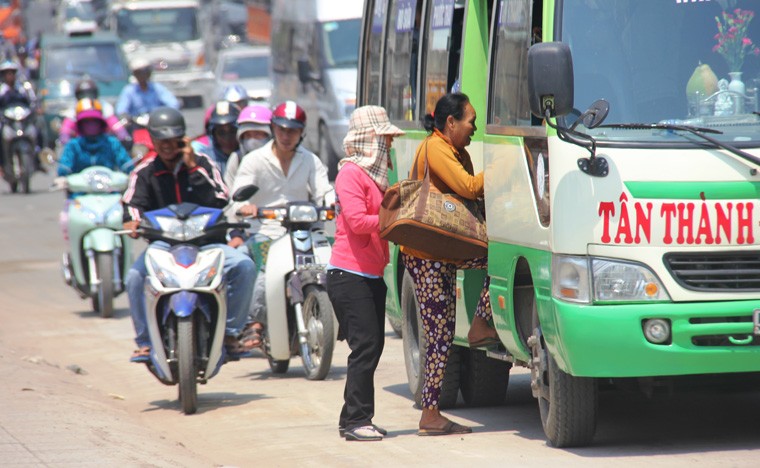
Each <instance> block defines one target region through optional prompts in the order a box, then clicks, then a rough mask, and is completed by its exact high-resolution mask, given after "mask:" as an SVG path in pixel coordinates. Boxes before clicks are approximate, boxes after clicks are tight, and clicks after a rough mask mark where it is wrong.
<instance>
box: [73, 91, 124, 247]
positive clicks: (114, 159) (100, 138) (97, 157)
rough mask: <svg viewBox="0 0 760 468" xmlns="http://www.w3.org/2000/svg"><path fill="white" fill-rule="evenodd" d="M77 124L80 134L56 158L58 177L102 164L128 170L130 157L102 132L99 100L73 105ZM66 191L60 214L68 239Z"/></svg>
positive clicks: (81, 101)
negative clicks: (58, 158) (59, 156)
mask: <svg viewBox="0 0 760 468" xmlns="http://www.w3.org/2000/svg"><path fill="white" fill-rule="evenodd" d="M76 116H77V119H76V125H77V132H78V133H79V135H80V136H78V137H76V138H74V139H72V140H71V141H69V143H68V144H66V146H65V147H64V148H63V153H62V154H61V159H60V160H59V161H58V176H59V177H65V176H67V175H70V174H75V173H77V172H81V171H82V170H84V169H86V168H88V167H90V166H105V167H107V168H109V169H112V170H114V171H121V172H125V173H128V172H129V171H130V170H131V169H132V159H131V158H130V157H129V154H127V151H126V150H125V149H124V147H123V146H122V145H121V143H119V140H117V139H116V138H114V137H112V136H110V135H107V134H106V133H105V131H106V128H107V124H106V121H105V119H103V113H102V111H101V106H100V102H99V101H96V100H93V99H89V98H85V99H81V100H79V102H77V106H76ZM73 197H74V194H69V196H68V197H67V200H66V202H65V203H64V206H63V211H61V214H60V216H59V220H60V224H61V231H62V232H63V239H64V240H66V241H68V239H69V233H68V226H69V203H70V201H71V199H72V198H73Z"/></svg>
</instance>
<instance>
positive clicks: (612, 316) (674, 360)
mask: <svg viewBox="0 0 760 468" xmlns="http://www.w3.org/2000/svg"><path fill="white" fill-rule="evenodd" d="M551 301H552V306H553V307H552V313H553V317H551V318H550V319H549V320H548V321H547V320H543V319H544V317H542V331H543V335H544V337H545V339H546V342H547V345H548V347H549V349H550V351H551V353H552V355H553V356H554V357H555V359H556V360H557V362H558V364H559V366H560V368H562V369H563V370H564V371H565V372H567V373H569V374H571V375H574V376H578V377H649V376H667V375H689V374H713V373H727V372H755V371H760V336H756V335H753V329H754V324H753V311H754V310H755V309H760V300H749V301H728V302H701V303H663V304H626V305H579V304H571V303H567V302H563V301H559V300H556V299H551ZM654 318H659V319H665V320H669V321H670V323H671V340H670V341H669V342H667V343H665V344H654V343H650V342H649V341H648V340H647V339H646V337H645V335H644V331H643V324H644V322H645V321H646V320H647V319H654Z"/></svg>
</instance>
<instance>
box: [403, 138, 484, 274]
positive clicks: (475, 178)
mask: <svg viewBox="0 0 760 468" xmlns="http://www.w3.org/2000/svg"><path fill="white" fill-rule="evenodd" d="M425 155H427V164H428V173H429V174H430V183H431V184H433V185H434V186H435V188H437V189H438V191H440V192H441V193H456V194H457V195H459V196H460V197H463V198H467V199H468V200H475V199H477V198H479V197H482V196H483V187H484V183H483V173H482V172H480V173H478V174H474V169H473V166H472V159H471V158H470V154H469V153H468V152H467V151H466V150H464V149H462V150H461V151H460V150H457V149H456V148H454V146H453V145H452V144H451V140H449V139H448V138H447V137H446V136H445V135H443V134H442V133H441V132H440V131H438V129H433V134H432V135H430V136H429V137H428V138H426V139H425V140H423V141H422V143H420V146H418V147H417V152H416V153H415V156H414V161H415V164H413V165H412V168H411V170H410V171H409V178H414V179H417V180H419V179H423V178H424V177H425ZM415 166H416V168H417V172H416V177H415V171H414V169H415ZM401 251H402V252H404V253H405V254H408V255H413V256H415V257H417V258H422V259H427V260H446V259H437V258H433V256H431V255H430V254H428V253H426V252H423V251H420V250H415V249H411V248H409V247H405V246H401Z"/></svg>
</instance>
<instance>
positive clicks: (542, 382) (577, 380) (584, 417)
mask: <svg viewBox="0 0 760 468" xmlns="http://www.w3.org/2000/svg"><path fill="white" fill-rule="evenodd" d="M534 307H535V306H534ZM534 323H535V324H536V325H537V326H536V327H535V328H534V332H533V336H531V339H530V344H531V354H532V356H533V359H532V361H533V362H532V365H531V388H532V389H533V394H534V396H536V398H538V408H539V411H540V413H541V425H542V426H543V428H544V433H545V434H546V438H547V439H548V441H549V444H550V445H552V446H554V447H557V448H562V447H582V446H585V445H588V444H590V443H591V441H592V440H593V438H594V432H595V431H596V418H597V416H596V415H597V407H598V391H597V385H596V380H595V379H593V378H587V377H574V376H572V375H570V374H567V373H565V372H563V371H562V369H560V368H559V366H558V365H557V362H556V361H555V360H554V358H553V357H552V355H551V354H550V353H549V351H548V349H547V348H546V342H545V340H544V337H543V335H542V333H541V327H540V325H538V317H537V313H536V311H535V309H534Z"/></svg>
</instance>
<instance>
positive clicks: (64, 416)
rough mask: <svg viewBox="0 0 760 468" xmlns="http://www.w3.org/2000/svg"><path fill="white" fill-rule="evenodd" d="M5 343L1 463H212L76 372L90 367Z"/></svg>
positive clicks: (0, 362) (0, 370)
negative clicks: (67, 365) (150, 426)
mask: <svg viewBox="0 0 760 468" xmlns="http://www.w3.org/2000/svg"><path fill="white" fill-rule="evenodd" d="M3 348H4V346H2V343H0V374H1V375H2V378H0V465H2V466H3V467H26V466H28V467H40V466H49V467H62V466H72V467H73V466H77V467H81V466H99V467H104V466H118V467H131V466H159V467H163V466H166V467H169V466H182V467H210V466H214V464H213V463H212V462H210V461H206V460H204V459H203V458H202V457H200V456H198V455H197V454H194V453H192V452H191V451H190V450H188V449H187V448H186V447H184V446H183V445H182V444H181V443H179V442H176V441H171V440H169V438H168V436H166V435H164V434H160V433H158V432H156V431H151V430H147V429H145V428H143V427H142V426H140V424H139V421H137V420H136V419H135V418H134V416H129V415H128V414H127V412H126V411H123V410H120V409H119V408H118V404H114V401H113V400H117V401H118V400H120V398H121V397H120V396H119V395H103V394H101V393H98V392H96V391H94V390H91V389H89V388H88V387H87V384H86V375H83V374H77V372H78V371H79V372H86V371H83V370H80V369H78V368H77V367H76V366H73V367H71V368H64V367H61V366H59V365H58V364H57V363H51V362H48V361H47V360H45V359H44V358H41V357H24V356H17V355H15V354H14V353H12V352H8V350H7V349H3ZM109 398H110V399H111V400H112V401H109Z"/></svg>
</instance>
